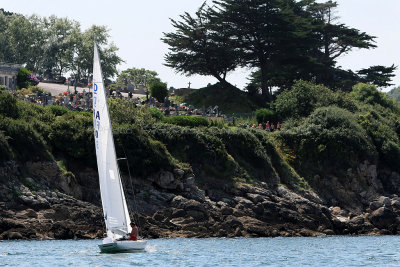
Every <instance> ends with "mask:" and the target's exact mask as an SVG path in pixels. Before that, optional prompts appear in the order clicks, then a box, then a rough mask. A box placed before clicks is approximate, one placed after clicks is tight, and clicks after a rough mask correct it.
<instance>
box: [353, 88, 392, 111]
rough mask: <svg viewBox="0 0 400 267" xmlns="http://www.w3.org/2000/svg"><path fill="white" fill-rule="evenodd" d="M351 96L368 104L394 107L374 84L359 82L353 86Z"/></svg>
mask: <svg viewBox="0 0 400 267" xmlns="http://www.w3.org/2000/svg"><path fill="white" fill-rule="evenodd" d="M351 96H352V97H354V98H355V99H357V100H358V101H360V102H364V103H366V104H370V105H375V104H378V105H381V106H383V107H387V108H394V103H393V101H392V100H391V99H389V98H388V97H387V96H386V95H385V94H384V93H382V92H379V91H378V89H376V87H375V85H371V84H366V83H359V84H357V85H355V86H354V87H353V91H352V92H351Z"/></svg>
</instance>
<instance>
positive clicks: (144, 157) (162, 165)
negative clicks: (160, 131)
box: [113, 124, 174, 176]
mask: <svg viewBox="0 0 400 267" xmlns="http://www.w3.org/2000/svg"><path fill="white" fill-rule="evenodd" d="M113 133H114V140H115V146H116V149H117V154H118V155H120V157H127V158H128V159H129V164H130V170H131V172H132V173H133V175H135V176H146V175H149V174H152V173H153V172H157V171H159V170H169V169H171V168H172V167H173V163H174V159H173V158H172V156H171V155H170V154H169V152H168V151H167V149H166V148H165V146H164V145H163V144H162V143H161V142H159V141H157V140H154V139H152V138H150V137H149V135H148V134H147V133H146V132H145V131H143V130H142V129H141V128H139V127H138V126H137V125H133V124H131V125H128V124H121V125H117V126H116V127H115V128H114V131H113ZM121 168H122V170H125V171H126V168H125V166H124V165H123V164H121Z"/></svg>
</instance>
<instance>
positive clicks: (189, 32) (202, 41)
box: [161, 3, 241, 82]
mask: <svg viewBox="0 0 400 267" xmlns="http://www.w3.org/2000/svg"><path fill="white" fill-rule="evenodd" d="M213 12H214V11H213V10H212V9H210V8H209V7H208V6H206V4H205V3H203V4H202V5H201V6H200V8H199V9H198V10H197V12H196V16H192V15H190V14H189V13H185V14H184V15H181V16H180V18H181V19H182V21H176V20H173V19H171V22H172V26H173V27H174V28H175V30H176V32H171V33H164V38H162V39H161V40H162V41H163V42H164V43H166V44H168V45H169V46H170V48H169V53H168V54H166V56H165V60H166V64H165V65H166V66H168V67H171V68H174V69H175V70H176V71H177V72H181V73H183V74H187V75H193V74H200V75H211V76H214V77H215V78H216V79H217V80H218V81H220V82H224V81H225V78H226V75H227V73H228V72H230V71H232V70H234V69H235V68H236V67H237V66H238V65H239V62H240V57H238V54H239V53H240V51H241V50H239V49H237V48H236V42H237V39H235V38H230V35H231V32H229V30H228V29H227V27H225V25H224V24H223V22H222V21H221V18H219V17H217V16H215V15H214V14H213ZM189 40H190V41H189Z"/></svg>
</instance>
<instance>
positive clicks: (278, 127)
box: [251, 121, 281, 132]
mask: <svg viewBox="0 0 400 267" xmlns="http://www.w3.org/2000/svg"><path fill="white" fill-rule="evenodd" d="M251 128H257V129H260V130H266V131H268V132H273V131H275V130H277V131H280V130H281V124H280V123H279V121H278V123H277V124H276V127H275V124H273V123H270V122H269V121H267V123H265V126H264V125H263V124H262V123H259V124H258V126H256V124H255V123H254V124H253V125H252V126H251Z"/></svg>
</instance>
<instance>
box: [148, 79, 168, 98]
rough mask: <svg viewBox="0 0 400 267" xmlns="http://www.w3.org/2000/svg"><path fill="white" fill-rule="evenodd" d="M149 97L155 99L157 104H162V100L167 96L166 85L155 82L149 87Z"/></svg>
mask: <svg viewBox="0 0 400 267" xmlns="http://www.w3.org/2000/svg"><path fill="white" fill-rule="evenodd" d="M150 95H151V96H152V97H155V98H156V99H157V101H158V102H164V98H165V97H166V96H167V95H168V89H167V84H166V83H163V82H155V83H153V84H152V85H150Z"/></svg>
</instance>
